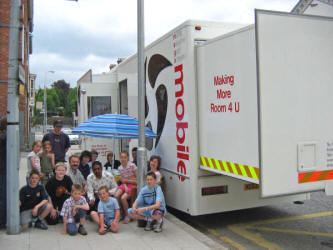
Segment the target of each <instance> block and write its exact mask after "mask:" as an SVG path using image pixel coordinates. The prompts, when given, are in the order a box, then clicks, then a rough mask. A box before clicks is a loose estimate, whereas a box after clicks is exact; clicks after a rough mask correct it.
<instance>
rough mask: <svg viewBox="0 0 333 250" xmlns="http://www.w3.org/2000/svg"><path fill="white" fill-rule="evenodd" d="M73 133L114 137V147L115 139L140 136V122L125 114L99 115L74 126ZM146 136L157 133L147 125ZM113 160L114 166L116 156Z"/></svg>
mask: <svg viewBox="0 0 333 250" xmlns="http://www.w3.org/2000/svg"><path fill="white" fill-rule="evenodd" d="M73 134H78V135H87V136H92V137H100V138H110V139H113V149H114V148H115V139H138V138H139V122H138V121H137V120H136V119H135V118H133V117H131V116H128V115H123V114H104V115H98V116H95V117H92V118H90V119H88V120H86V121H85V122H83V123H81V124H80V125H79V126H77V127H76V128H74V129H73ZM145 136H146V137H147V138H155V137H157V134H155V133H154V132H153V131H152V130H151V129H150V128H148V127H146V128H145ZM112 161H113V162H112V166H114V157H113V160H112Z"/></svg>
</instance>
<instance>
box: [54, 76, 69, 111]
mask: <svg viewBox="0 0 333 250" xmlns="http://www.w3.org/2000/svg"><path fill="white" fill-rule="evenodd" d="M52 88H53V89H54V90H55V91H56V92H57V94H58V97H59V105H60V106H61V107H64V108H65V107H66V106H67V100H68V99H67V96H68V94H69V91H70V84H69V83H67V82H65V80H58V81H56V82H54V83H53V84H52Z"/></svg>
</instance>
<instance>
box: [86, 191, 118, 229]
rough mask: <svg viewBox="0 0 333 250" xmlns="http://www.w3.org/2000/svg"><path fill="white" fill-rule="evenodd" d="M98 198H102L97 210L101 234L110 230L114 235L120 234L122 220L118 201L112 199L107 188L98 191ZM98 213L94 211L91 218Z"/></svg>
mask: <svg viewBox="0 0 333 250" xmlns="http://www.w3.org/2000/svg"><path fill="white" fill-rule="evenodd" d="M98 196H99V198H100V201H99V203H98V208H97V212H98V218H99V220H98V223H97V224H98V225H99V233H100V234H104V233H105V232H106V230H108V229H110V231H111V232H113V233H116V232H118V229H119V219H120V208H119V204H118V201H117V200H116V199H115V198H113V197H110V193H109V190H108V188H107V187H106V186H102V187H100V188H99V189H98ZM97 212H95V211H92V212H91V214H90V216H95V214H96V213H97Z"/></svg>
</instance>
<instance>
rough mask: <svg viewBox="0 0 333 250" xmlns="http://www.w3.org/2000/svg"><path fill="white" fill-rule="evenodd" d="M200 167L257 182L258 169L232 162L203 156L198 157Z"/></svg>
mask: <svg viewBox="0 0 333 250" xmlns="http://www.w3.org/2000/svg"><path fill="white" fill-rule="evenodd" d="M200 165H201V166H204V167H208V168H212V169H214V170H215V171H220V172H222V173H223V172H225V173H229V174H234V175H239V176H244V177H247V178H250V179H254V180H256V181H259V168H258V167H252V166H248V165H243V164H238V163H234V162H228V161H222V160H217V159H213V158H209V157H205V156H201V157H200Z"/></svg>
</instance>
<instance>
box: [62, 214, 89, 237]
mask: <svg viewBox="0 0 333 250" xmlns="http://www.w3.org/2000/svg"><path fill="white" fill-rule="evenodd" d="M86 214H87V211H86V210H83V209H79V210H78V211H77V213H76V214H75V216H74V221H73V222H69V223H67V233H68V234H69V235H76V234H77V230H78V228H77V226H76V222H77V221H80V219H81V218H85V217H86Z"/></svg>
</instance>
